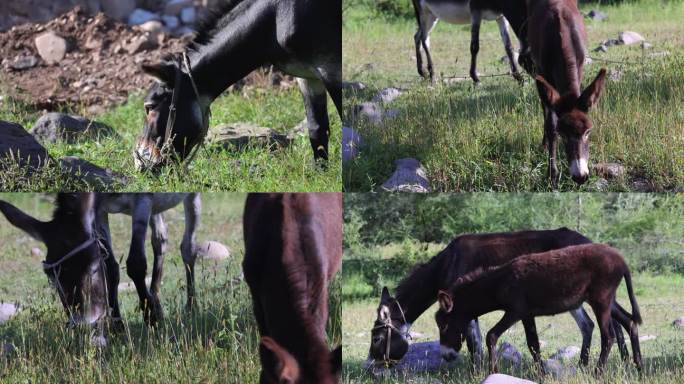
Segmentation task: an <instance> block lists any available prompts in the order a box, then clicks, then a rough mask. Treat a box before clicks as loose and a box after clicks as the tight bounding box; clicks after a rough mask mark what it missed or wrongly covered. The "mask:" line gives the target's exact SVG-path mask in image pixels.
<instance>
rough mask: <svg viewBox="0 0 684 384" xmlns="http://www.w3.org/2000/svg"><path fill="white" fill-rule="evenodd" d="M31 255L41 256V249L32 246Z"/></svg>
mask: <svg viewBox="0 0 684 384" xmlns="http://www.w3.org/2000/svg"><path fill="white" fill-rule="evenodd" d="M31 256H33V257H41V256H43V251H42V250H41V249H40V248H38V247H33V248H31Z"/></svg>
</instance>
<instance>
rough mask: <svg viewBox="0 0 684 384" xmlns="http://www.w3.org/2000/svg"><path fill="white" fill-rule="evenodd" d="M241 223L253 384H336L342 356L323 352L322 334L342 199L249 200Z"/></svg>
mask: <svg viewBox="0 0 684 384" xmlns="http://www.w3.org/2000/svg"><path fill="white" fill-rule="evenodd" d="M243 221H244V236H245V259H244V261H243V264H242V267H243V271H244V275H245V280H246V281H247V284H248V285H249V289H250V292H251V294H252V301H253V304H254V316H255V317H256V320H257V324H258V327H259V333H260V334H261V345H260V348H259V354H260V356H261V366H262V370H261V383H322V384H331V383H336V382H338V381H339V373H340V369H341V365H342V349H341V347H338V348H337V349H335V351H333V352H330V351H329V350H328V345H327V343H326V332H325V326H326V322H327V320H328V286H329V284H330V281H331V280H332V278H333V276H334V275H335V274H336V273H337V271H338V270H339V268H340V264H341V260H342V195H341V194H340V193H299V194H250V195H249V196H248V197H247V202H246V205H245V213H244V218H243Z"/></svg>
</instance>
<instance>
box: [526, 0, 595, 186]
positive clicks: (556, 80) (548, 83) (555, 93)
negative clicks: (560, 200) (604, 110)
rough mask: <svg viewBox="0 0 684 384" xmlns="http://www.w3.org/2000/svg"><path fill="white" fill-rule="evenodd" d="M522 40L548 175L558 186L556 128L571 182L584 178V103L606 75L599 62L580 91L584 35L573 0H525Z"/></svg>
mask: <svg viewBox="0 0 684 384" xmlns="http://www.w3.org/2000/svg"><path fill="white" fill-rule="evenodd" d="M528 14H529V20H528V22H527V24H528V41H529V44H530V51H531V56H532V59H533V60H534V63H535V65H536V69H537V72H538V74H539V75H538V76H537V78H536V81H537V90H538V92H539V98H540V99H541V102H542V106H543V108H544V138H543V141H542V144H543V146H544V147H545V148H547V149H548V151H549V177H550V179H551V184H552V186H553V187H554V188H557V187H558V181H559V173H558V166H557V165H556V147H557V141H558V133H560V135H561V136H562V137H563V141H564V145H565V154H566V157H567V160H568V163H569V164H570V174H571V176H572V179H573V180H574V181H575V182H576V183H577V184H583V183H584V182H586V181H587V179H588V178H589V168H588V165H587V164H588V161H589V135H590V133H591V130H592V129H593V123H592V121H591V119H590V118H589V115H588V112H589V109H590V108H591V107H592V106H593V105H594V104H596V102H597V101H598V98H599V96H600V95H601V91H602V90H603V84H604V81H605V78H606V70H605V68H602V69H601V70H600V71H599V73H598V75H597V76H596V79H594V81H593V82H592V83H591V84H590V85H589V86H588V87H587V88H586V89H585V90H584V91H583V92H582V91H581V89H580V86H581V83H582V73H583V70H582V69H583V66H584V60H585V52H586V41H587V35H586V31H585V30H584V20H583V18H584V16H582V14H581V13H580V12H579V10H578V9H577V1H576V0H529V1H528Z"/></svg>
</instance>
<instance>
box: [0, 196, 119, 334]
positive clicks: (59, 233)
mask: <svg viewBox="0 0 684 384" xmlns="http://www.w3.org/2000/svg"><path fill="white" fill-rule="evenodd" d="M55 203H56V206H55V210H54V212H53V214H52V220H50V221H40V220H37V219H35V218H33V217H31V216H29V215H27V214H25V213H24V212H22V211H20V210H19V209H17V208H16V207H14V206H13V205H11V204H9V203H7V202H5V201H1V200H0V212H2V213H3V214H4V215H5V217H6V218H7V220H8V221H9V222H10V223H11V224H12V225H14V226H15V227H17V228H19V229H21V230H23V231H24V232H26V233H27V234H29V235H30V236H31V237H33V238H34V239H36V240H39V241H42V242H43V243H45V245H46V246H47V255H46V257H45V261H43V271H44V272H45V274H46V275H47V277H48V279H49V280H50V282H51V284H52V285H53V286H54V287H55V288H56V290H57V294H58V296H59V299H60V301H61V302H62V305H63V307H64V310H65V311H66V313H67V316H68V317H69V326H76V325H92V326H97V327H98V328H99V329H100V330H102V329H103V328H102V325H103V323H104V321H106V319H107V315H108V303H107V294H106V292H107V286H106V284H107V283H106V267H105V265H104V262H103V260H104V258H103V256H102V253H101V252H100V251H101V249H100V246H99V244H98V241H97V237H96V234H95V231H94V222H95V204H96V202H95V194H93V193H84V194H65V193H60V194H59V195H57V199H56V202H55ZM100 336H102V334H100ZM97 340H98V341H102V342H106V340H105V339H104V338H103V337H102V338H99V339H97Z"/></svg>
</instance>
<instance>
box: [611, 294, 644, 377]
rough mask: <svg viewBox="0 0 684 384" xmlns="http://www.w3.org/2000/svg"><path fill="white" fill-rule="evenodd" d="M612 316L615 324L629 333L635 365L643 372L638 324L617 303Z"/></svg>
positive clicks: (614, 305) (614, 304)
mask: <svg viewBox="0 0 684 384" xmlns="http://www.w3.org/2000/svg"><path fill="white" fill-rule="evenodd" d="M611 315H612V316H613V322H615V321H617V322H618V323H620V324H621V325H622V326H623V327H624V328H625V329H626V330H627V331H628V332H629V340H630V343H631V344H632V354H633V355H634V356H633V359H634V364H636V366H637V369H638V370H639V371H641V370H642V369H643V364H642V361H641V348H640V346H639V331H638V327H637V324H636V323H635V322H634V321H632V318H631V316H630V315H629V313H628V312H627V311H626V310H625V309H624V308H622V307H621V306H620V304H618V303H617V302H614V303H613V307H612V308H611Z"/></svg>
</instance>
